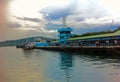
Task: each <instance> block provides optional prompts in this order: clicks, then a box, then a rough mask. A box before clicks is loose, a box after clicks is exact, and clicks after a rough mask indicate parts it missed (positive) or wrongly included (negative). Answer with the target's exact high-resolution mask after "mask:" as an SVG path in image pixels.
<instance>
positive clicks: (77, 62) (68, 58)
mask: <svg viewBox="0 0 120 82" xmlns="http://www.w3.org/2000/svg"><path fill="white" fill-rule="evenodd" d="M0 53H1V54H0V56H1V57H0V59H1V63H0V64H1V66H2V67H4V69H3V71H4V73H5V74H4V78H5V80H6V82H119V81H120V78H119V77H120V56H105V55H104V54H102V55H88V54H75V53H63V52H52V51H43V50H31V51H23V50H21V49H16V48H15V47H4V48H0Z"/></svg>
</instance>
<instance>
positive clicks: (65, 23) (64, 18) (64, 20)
mask: <svg viewBox="0 0 120 82" xmlns="http://www.w3.org/2000/svg"><path fill="white" fill-rule="evenodd" d="M63 26H64V27H67V22H66V16H63Z"/></svg>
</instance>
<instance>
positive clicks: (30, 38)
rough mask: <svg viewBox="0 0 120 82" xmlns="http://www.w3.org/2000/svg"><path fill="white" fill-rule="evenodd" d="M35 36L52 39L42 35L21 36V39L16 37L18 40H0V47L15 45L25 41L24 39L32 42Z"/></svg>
mask: <svg viewBox="0 0 120 82" xmlns="http://www.w3.org/2000/svg"><path fill="white" fill-rule="evenodd" d="M35 38H39V39H41V40H54V39H53V38H47V37H42V36H38V37H29V38H23V39H18V40H8V41H3V42H0V47H4V46H16V45H19V44H22V43H24V42H26V40H27V41H29V42H33V41H34V40H35Z"/></svg>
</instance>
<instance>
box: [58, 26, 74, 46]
mask: <svg viewBox="0 0 120 82" xmlns="http://www.w3.org/2000/svg"><path fill="white" fill-rule="evenodd" d="M72 31H73V29H72V28H70V27H63V28H60V29H58V32H59V35H58V37H59V39H58V42H59V44H62V45H65V44H66V40H67V39H68V38H70V37H71V36H72V34H71V32H72Z"/></svg>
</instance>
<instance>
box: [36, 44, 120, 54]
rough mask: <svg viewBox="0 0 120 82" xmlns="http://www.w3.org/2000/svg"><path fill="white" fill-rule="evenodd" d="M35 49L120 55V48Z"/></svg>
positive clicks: (65, 47) (58, 47) (61, 47)
mask: <svg viewBox="0 0 120 82" xmlns="http://www.w3.org/2000/svg"><path fill="white" fill-rule="evenodd" d="M34 48H35V49H42V50H50V51H62V52H73V53H80V52H87V53H94V52H95V53H111V54H120V46H46V47H34Z"/></svg>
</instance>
